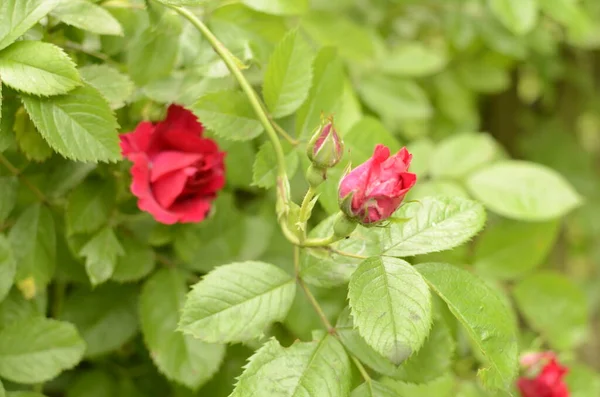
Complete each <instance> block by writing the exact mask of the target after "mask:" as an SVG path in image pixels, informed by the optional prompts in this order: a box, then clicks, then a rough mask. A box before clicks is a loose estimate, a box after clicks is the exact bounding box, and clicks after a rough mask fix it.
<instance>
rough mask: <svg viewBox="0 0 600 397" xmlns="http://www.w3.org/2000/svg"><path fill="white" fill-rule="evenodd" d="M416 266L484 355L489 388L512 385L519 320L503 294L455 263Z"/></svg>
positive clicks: (483, 372) (484, 376) (481, 372)
mask: <svg viewBox="0 0 600 397" xmlns="http://www.w3.org/2000/svg"><path fill="white" fill-rule="evenodd" d="M415 267H416V269H417V270H418V271H419V272H420V273H421V274H422V275H423V277H424V278H425V280H426V281H427V283H428V284H429V287H430V288H431V289H432V290H433V291H434V292H435V293H436V294H437V295H439V297H440V298H442V299H443V300H444V302H446V304H447V305H448V308H449V309H450V311H451V312H452V314H454V316H455V317H456V318H457V319H458V321H459V322H460V323H461V324H462V325H463V327H464V328H465V329H466V331H467V333H468V335H469V336H470V337H471V339H472V340H473V342H474V343H475V346H477V348H478V349H479V350H480V352H481V354H482V355H483V357H485V360H486V363H485V365H486V367H485V368H481V369H480V370H479V372H478V375H479V376H480V378H481V379H482V381H483V382H484V384H485V385H486V386H487V387H488V388H489V389H507V388H509V387H511V386H512V385H513V382H514V379H515V377H516V375H517V368H518V357H517V355H518V345H517V335H516V320H515V318H514V315H513V313H512V312H511V311H510V309H509V308H508V307H507V306H506V304H505V302H504V301H503V299H502V297H500V296H499V295H498V292H497V291H495V290H493V289H492V288H490V287H489V286H488V285H487V284H486V283H485V282H484V281H483V280H481V279H479V278H478V277H476V276H474V275H473V274H471V273H469V272H467V271H466V270H462V269H459V268H457V267H454V266H452V265H448V264H443V263H424V264H419V265H417V266H415Z"/></svg>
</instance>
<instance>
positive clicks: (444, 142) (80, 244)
mask: <svg viewBox="0 0 600 397" xmlns="http://www.w3.org/2000/svg"><path fill="white" fill-rule="evenodd" d="M178 6H190V7H189V10H191V11H190V12H191V13H192V15H196V16H197V17H202V18H203V20H204V21H205V22H206V24H207V25H208V26H209V28H210V30H211V31H212V32H213V33H214V35H215V36H216V37H217V38H218V39H219V40H220V41H221V42H222V43H223V47H224V48H226V51H228V52H229V53H230V55H231V56H232V58H233V59H235V61H236V63H237V67H239V68H240V70H242V72H243V74H244V76H245V79H247V80H246V81H249V82H250V84H251V85H252V86H253V87H255V89H256V90H257V92H259V93H260V94H261V95H260V97H261V98H262V101H263V102H264V105H263V104H261V106H262V107H264V109H265V110H266V111H268V113H269V115H270V118H269V120H267V122H269V123H271V124H272V125H273V127H274V128H275V129H276V130H278V131H280V132H282V133H283V135H284V137H285V140H282V142H281V144H282V146H283V150H284V152H285V168H286V173H287V175H288V177H289V178H290V184H291V192H292V197H293V198H294V199H295V201H298V202H299V201H301V199H302V195H303V193H304V191H305V190H306V182H305V181H304V178H303V172H301V170H305V169H306V168H307V167H308V165H309V163H308V159H307V158H306V156H305V155H304V153H305V151H306V142H307V140H308V138H309V136H310V134H311V132H312V130H313V129H314V128H315V127H316V126H317V125H318V124H319V120H320V118H321V114H322V113H327V114H334V115H335V121H336V125H337V128H338V130H339V132H340V133H341V135H342V136H343V139H344V142H345V147H346V149H347V153H346V155H345V157H344V160H343V161H342V162H341V163H340V164H338V166H337V167H335V168H333V169H331V170H330V171H329V174H328V181H327V182H326V183H325V184H323V185H322V186H321V187H320V188H319V191H318V201H317V203H318V204H317V203H313V204H314V205H315V208H314V210H313V217H312V218H311V220H310V222H309V236H311V237H325V236H327V235H329V234H330V232H331V228H332V224H333V219H334V214H335V213H336V212H337V211H338V204H337V181H338V180H339V178H340V176H341V174H342V172H343V170H344V168H345V167H346V166H347V165H348V163H351V164H359V163H361V162H363V161H365V160H366V159H368V158H369V157H370V155H371V153H372V150H373V147H374V146H375V144H377V143H383V144H385V145H386V146H388V147H390V148H391V149H392V150H398V149H399V148H400V147H401V146H402V145H403V144H405V145H407V146H408V148H409V150H410V151H411V153H412V154H413V166H412V167H413V168H412V171H413V172H415V173H417V175H418V177H419V182H418V184H417V186H416V187H415V188H414V189H413V190H412V191H411V193H410V198H412V199H413V201H412V202H408V203H406V204H405V205H404V206H402V207H401V209H400V210H399V211H398V212H397V213H396V214H395V215H394V217H393V218H392V219H391V220H390V221H389V223H388V224H386V225H385V227H377V228H363V227H359V228H358V229H357V230H356V231H355V232H354V233H353V234H352V235H351V236H350V238H348V239H346V240H343V241H341V242H338V243H335V244H333V245H332V246H330V247H327V248H311V249H303V250H302V251H301V253H300V256H299V257H297V258H294V255H293V252H294V249H293V247H292V245H291V244H289V243H288V242H287V240H286V239H285V238H284V236H283V235H282V234H281V232H280V230H279V227H278V225H277V219H276V217H275V210H274V208H275V195H274V189H272V188H273V186H274V185H275V181H276V169H277V166H278V164H277V157H276V152H275V150H274V148H273V145H272V142H269V141H268V139H267V137H266V134H264V127H265V125H264V124H263V122H264V120H261V119H260V117H259V115H258V114H257V113H256V112H255V109H254V108H253V106H252V102H251V100H249V98H248V96H247V95H246V93H245V92H244V91H243V90H242V89H241V88H240V86H239V84H238V83H239V81H236V79H234V78H233V76H231V74H230V72H229V70H228V69H227V66H226V64H225V63H224V62H223V60H222V59H221V58H220V57H219V56H218V55H217V54H216V53H215V51H214V50H213V48H212V47H211V43H210V40H208V39H207V38H206V37H205V36H203V35H202V34H201V32H199V31H198V29H197V27H196V26H194V25H193V24H192V23H190V21H188V20H186V19H184V18H182V16H181V15H178V14H177V12H175V11H174V10H173V9H172V7H178ZM598 20H600V7H599V6H598V4H597V2H596V1H594V0H587V1H586V0H582V1H579V2H577V1H573V0H518V1H517V0H453V1H447V0H427V1H409V0H402V1H400V0H398V1H394V2H390V1H385V0H381V1H378V0H372V1H369V2H364V1H354V0H335V1H320V0H313V1H311V2H309V1H308V0H242V1H239V2H227V3H222V2H220V1H218V0H214V1H212V0H160V1H154V0H152V1H143V0H104V1H93V0H3V1H2V2H1V3H0V80H1V85H0V89H1V91H0V93H1V98H2V101H1V102H0V103H1V119H0V379H2V382H3V383H0V396H3V395H5V394H6V395H8V396H9V397H36V396H37V397H39V396H42V395H48V396H53V395H57V396H61V395H66V396H69V397H78V396H88V395H90V393H94V394H93V395H98V396H114V395H117V396H138V395H139V396H177V397H187V396H194V395H197V396H207V395H208V396H215V397H220V396H228V395H232V396H235V397H243V396H251V395H261V396H262V395H273V396H331V397H335V396H348V395H352V397H363V396H371V397H386V396H410V397H418V396H432V395H435V396H440V397H444V396H448V397H450V396H461V397H483V396H496V395H497V396H504V395H510V393H511V392H512V393H514V390H513V385H514V380H515V377H516V376H517V371H518V364H517V358H518V354H519V353H520V352H522V351H525V350H528V349H541V348H544V349H545V348H551V349H553V350H556V351H557V352H559V353H561V355H562V357H564V359H565V362H567V363H568V364H569V365H570V367H571V373H570V375H569V378H568V383H569V385H570V387H571V389H572V393H573V395H574V396H592V395H598V394H599V393H600V375H598V374H597V373H596V372H594V371H593V370H592V369H591V368H590V367H588V366H586V365H584V364H583V362H582V361H580V360H579V358H578V356H577V355H576V354H575V352H576V349H577V348H579V347H581V346H582V345H583V344H584V343H594V340H593V339H591V338H590V337H589V335H590V334H591V333H590V332H588V331H589V328H590V323H591V318H592V314H593V313H594V309H595V308H596V306H597V305H596V304H595V303H596V302H598V296H597V292H596V294H594V291H598V288H597V287H598V282H599V280H600V277H597V272H598V270H599V269H597V268H595V267H594V266H593V265H592V264H593V263H594V260H595V259H597V258H598V255H599V254H600V251H598V248H597V247H596V246H595V245H594V241H596V240H597V237H598V236H599V235H600V230H599V229H598V226H597V222H596V223H594V222H593V220H594V219H597V218H598V214H599V211H600V186H599V184H598V183H597V181H598V170H597V169H596V168H595V167H594V160H597V158H598V155H599V154H600V144H599V142H600V139H598V136H599V135H598V134H599V131H600V118H599V117H598V116H597V115H595V113H594V112H596V113H597V111H598V107H599V105H600V102H598V99H597V98H595V97H594V90H593V87H594V85H596V86H597V81H598V79H599V77H598V73H597V69H598V62H597V60H594V58H593V52H592V51H593V49H594V48H596V47H598V46H600V24H598V23H597V22H595V21H598ZM565 51H567V52H568V53H569V54H572V55H573V56H565V55H564V52H565ZM594 67H595V68H596V69H594ZM581 70H584V71H585V73H582V72H581ZM574 71H577V72H576V73H575V72H574ZM559 83H560V84H559ZM563 87H567V88H563ZM242 88H243V87H242ZM169 103H179V104H182V105H184V106H186V107H187V108H189V109H191V110H192V111H193V112H194V113H195V114H196V115H197V116H198V118H199V120H200V121H201V122H202V123H203V124H204V126H205V127H206V128H207V130H208V131H207V133H208V134H209V135H210V136H211V137H212V138H213V139H215V140H217V141H218V143H219V145H220V146H221V148H222V149H223V150H225V151H226V152H227V157H226V163H227V164H226V166H227V186H226V189H225V190H224V191H223V192H222V193H221V194H220V195H219V198H218V200H217V201H216V203H215V209H214V212H213V214H212V215H211V217H210V218H209V219H208V220H206V221H204V222H202V223H200V224H194V225H175V226H169V227H167V226H165V225H161V224H158V223H156V222H155V221H154V220H153V219H152V218H151V217H150V216H149V215H148V214H145V213H140V212H139V210H138V209H137V207H136V202H135V198H134V197H132V196H131V194H130V193H129V183H130V178H129V174H128V168H129V164H127V163H126V162H118V161H119V160H120V159H121V155H120V150H119V144H118V132H123V131H129V130H131V129H133V128H134V127H135V125H136V124H137V123H138V122H139V121H141V120H151V121H156V120H160V119H161V118H162V117H163V115H164V109H165V107H166V105H167V104H169ZM574 104H575V105H574ZM550 115H552V116H550ZM484 128H485V129H487V130H489V132H491V134H487V133H481V132H477V131H480V130H482V129H484ZM285 131H288V132H287V133H286V132H285ZM537 131H540V132H537ZM572 131H576V133H572ZM582 146H584V147H585V148H586V150H583V149H582ZM512 158H520V160H515V159H512ZM573 186H575V188H576V189H575V188H574V187H573ZM486 209H487V210H489V211H490V212H489V214H488V216H487V222H486ZM574 210H575V211H574ZM565 219H566V221H564V220H565ZM304 221H305V219H301V220H300V223H302V222H304ZM484 224H487V227H486V229H485V231H484V232H483V233H482V234H481V235H479V236H477V237H476V238H475V236H476V235H477V234H478V233H479V232H480V231H481V230H482V229H483V227H484ZM557 242H560V243H561V244H557ZM555 247H558V248H555ZM551 253H552V255H551ZM409 262H410V263H409ZM596 262H597V261H596ZM542 265H545V267H544V268H543V269H540V267H541V266H542ZM557 266H561V267H562V268H563V269H566V270H567V272H568V275H566V274H565V273H564V272H558V271H557ZM594 275H595V276H596V277H594ZM307 284H308V285H307ZM191 285H193V287H192V289H191V291H190V288H189V287H190V286H191ZM304 289H306V291H308V294H306V293H305V292H306V291H303V290H304ZM188 291H189V292H188ZM316 308H317V310H320V311H321V312H320V313H317V311H315V309H316ZM319 314H321V316H319ZM323 322H324V323H325V324H323ZM327 323H331V324H333V327H332V329H327ZM594 359H596V360H597V359H598V357H591V358H590V360H594ZM475 373H478V375H479V376H478V377H477V378H476V377H475V376H474V375H475ZM2 385H3V386H2ZM5 389H6V390H7V391H6V392H5V391H4V390H5Z"/></svg>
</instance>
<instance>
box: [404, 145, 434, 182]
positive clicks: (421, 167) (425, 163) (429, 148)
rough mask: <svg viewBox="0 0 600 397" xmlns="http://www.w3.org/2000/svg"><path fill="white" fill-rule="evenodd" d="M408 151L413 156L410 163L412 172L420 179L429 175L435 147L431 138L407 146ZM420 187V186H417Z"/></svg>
mask: <svg viewBox="0 0 600 397" xmlns="http://www.w3.org/2000/svg"><path fill="white" fill-rule="evenodd" d="M406 148H407V149H408V151H409V152H410V153H411V154H412V155H413V158H412V161H411V163H410V172H413V173H415V174H417V177H418V178H424V177H425V176H427V175H429V170H430V168H431V160H430V159H431V156H432V155H433V151H434V145H433V142H431V140H430V139H429V138H421V139H418V140H415V141H412V142H410V143H409V144H408V145H406ZM417 186H418V185H417Z"/></svg>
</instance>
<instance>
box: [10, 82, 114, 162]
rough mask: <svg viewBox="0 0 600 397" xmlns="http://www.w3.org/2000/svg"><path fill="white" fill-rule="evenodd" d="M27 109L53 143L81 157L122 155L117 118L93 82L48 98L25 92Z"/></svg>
mask: <svg viewBox="0 0 600 397" xmlns="http://www.w3.org/2000/svg"><path fill="white" fill-rule="evenodd" d="M22 100H23V104H24V105H25V109H27V113H29V116H30V117H31V119H32V120H33V123H34V124H35V126H36V127H37V129H38V131H39V132H40V133H41V134H42V136H43V137H44V139H46V141H47V142H48V144H50V146H51V147H52V148H53V149H54V150H56V151H57V152H59V153H60V154H62V155H63V156H65V157H67V158H69V159H72V160H79V161H92V162H96V161H117V160H120V159H121V149H120V148H119V138H118V134H117V127H118V124H117V120H116V118H115V116H114V114H113V113H112V111H111V110H110V108H109V106H108V104H107V103H106V100H105V99H104V98H103V97H102V95H100V93H99V92H98V91H97V90H96V89H95V88H92V87H90V86H83V87H79V88H76V89H74V90H73V91H71V92H70V93H69V94H68V95H61V96H55V97H50V98H46V99H41V98H36V97H33V96H26V95H23V96H22Z"/></svg>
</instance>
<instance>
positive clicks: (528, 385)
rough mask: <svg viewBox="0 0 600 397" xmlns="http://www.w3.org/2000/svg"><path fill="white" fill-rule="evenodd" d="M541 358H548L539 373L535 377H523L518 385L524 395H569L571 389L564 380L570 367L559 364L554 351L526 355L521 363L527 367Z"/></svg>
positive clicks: (562, 396)
mask: <svg viewBox="0 0 600 397" xmlns="http://www.w3.org/2000/svg"><path fill="white" fill-rule="evenodd" d="M541 360H548V362H547V363H546V364H545V365H544V367H543V368H542V370H541V371H540V372H539V374H538V375H537V376H536V377H534V378H526V377H521V378H519V380H518V381H517V387H518V388H519V390H520V392H521V396H522V397H569V389H568V388H567V385H566V384H565V383H564V381H563V377H564V376H565V375H566V373H567V372H568V369H567V368H565V367H563V366H561V365H559V364H558V362H557V361H556V357H555V356H554V354H553V353H539V354H530V355H526V356H525V357H524V358H523V359H521V363H522V364H523V365H525V366H527V367H531V366H534V365H536V364H537V363H538V362H539V361H541Z"/></svg>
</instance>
